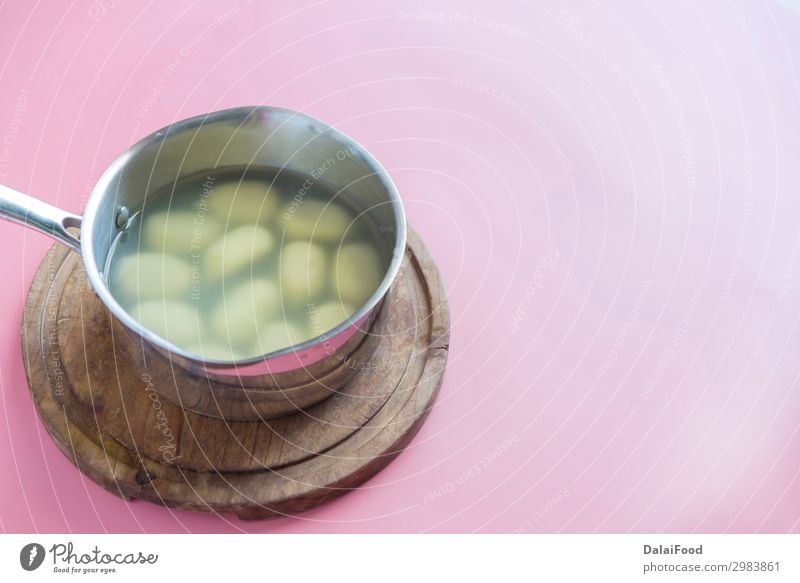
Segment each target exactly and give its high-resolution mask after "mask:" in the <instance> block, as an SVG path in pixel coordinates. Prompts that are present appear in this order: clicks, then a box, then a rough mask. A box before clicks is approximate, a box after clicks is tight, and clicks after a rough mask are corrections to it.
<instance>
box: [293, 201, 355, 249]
mask: <svg viewBox="0 0 800 583" xmlns="http://www.w3.org/2000/svg"><path fill="white" fill-rule="evenodd" d="M352 220H353V219H352V217H351V216H350V214H348V213H347V211H345V210H344V209H343V208H342V207H341V206H340V205H338V204H336V203H334V202H327V201H322V200H317V199H313V198H308V197H306V198H305V199H303V200H302V202H300V203H298V202H297V201H293V202H291V203H289V204H287V205H285V206H284V208H283V211H282V212H281V216H280V224H281V227H282V228H283V230H284V231H285V232H286V236H287V237H289V238H290V239H305V240H306V241H313V242H315V243H334V242H338V241H340V240H341V239H342V237H344V235H345V233H346V232H347V228H348V227H349V226H350V223H351V222H352Z"/></svg>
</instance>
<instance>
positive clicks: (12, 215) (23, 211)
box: [0, 184, 81, 253]
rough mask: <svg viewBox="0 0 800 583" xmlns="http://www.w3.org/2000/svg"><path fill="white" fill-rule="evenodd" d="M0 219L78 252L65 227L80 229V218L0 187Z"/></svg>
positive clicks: (77, 247)
mask: <svg viewBox="0 0 800 583" xmlns="http://www.w3.org/2000/svg"><path fill="white" fill-rule="evenodd" d="M0 218H3V219H6V220H8V221H11V222H12V223H18V224H20V225H23V226H26V227H31V228H32V229H36V230H37V231H40V232H42V233H44V234H45V235H50V236H51V237H52V238H53V239H55V240H56V241H58V242H59V243H63V244H64V245H66V246H67V247H69V248H70V249H72V250H73V251H76V252H78V253H80V252H81V242H80V240H79V239H78V238H77V237H76V236H75V235H73V234H72V233H70V232H69V231H68V230H67V228H68V227H80V226H81V217H80V216H78V215H73V214H72V213H68V212H67V211H64V210H61V209H60V208H58V207H54V206H53V205H51V204H47V203H46V202H44V201H41V200H39V199H37V198H33V197H32V196H28V195H27V194H22V193H21V192H18V191H16V190H14V189H13V188H9V187H7V186H3V185H2V184H0Z"/></svg>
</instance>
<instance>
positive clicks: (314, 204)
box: [107, 172, 388, 363]
mask: <svg viewBox="0 0 800 583" xmlns="http://www.w3.org/2000/svg"><path fill="white" fill-rule="evenodd" d="M306 183H307V179H306V178H304V177H299V176H295V175H293V174H289V173H287V172H280V173H275V174H269V175H266V174H265V175H264V176H258V177H254V176H253V175H252V172H251V173H249V174H248V175H246V176H244V177H243V176H241V175H236V174H235V173H232V172H229V173H228V174H224V173H223V174H220V175H219V176H214V175H208V174H206V175H204V176H202V177H198V178H192V179H187V180H185V181H179V182H178V183H177V184H176V185H174V189H173V185H172V184H170V185H168V186H167V187H165V190H164V191H163V192H156V193H154V194H153V195H152V197H149V200H150V201H154V202H148V205H147V206H146V207H145V208H143V209H142V210H141V211H140V212H139V213H137V214H135V215H134V219H132V220H131V222H130V224H129V226H128V228H127V229H126V230H125V231H123V232H122V233H121V234H120V235H119V237H118V239H117V240H116V241H115V243H114V247H113V250H112V258H111V261H110V262H109V270H108V273H107V275H108V280H109V287H110V289H111V293H112V295H113V296H114V298H115V299H116V300H117V301H118V302H119V303H120V304H121V305H122V307H123V308H124V309H125V310H126V311H127V312H128V313H129V314H130V315H131V316H132V317H133V318H134V319H135V320H136V321H137V322H139V323H140V324H141V325H142V326H143V327H144V328H145V329H147V330H149V331H150V332H152V333H153V334H155V335H157V336H158V337H160V338H162V339H164V340H167V341H168V342H170V343H171V344H173V345H175V346H177V347H179V348H181V349H183V350H184V351H186V352H188V353H190V354H192V355H194V356H195V357H196V358H197V359H198V360H202V361H205V362H211V363H228V362H241V361H243V360H255V359H258V358H259V357H262V356H265V355H268V354H270V353H272V352H276V351H279V350H281V349H286V348H289V347H292V346H296V345H299V344H302V343H304V342H306V341H308V340H312V339H314V338H316V337H318V336H322V335H324V334H325V333H327V332H329V331H330V330H332V329H334V328H336V327H337V326H339V325H340V324H342V323H344V322H347V321H348V320H349V319H350V318H351V317H352V316H353V315H354V314H355V313H356V312H357V310H358V308H359V307H360V306H362V305H363V304H364V302H365V301H366V300H367V299H369V297H370V296H371V295H372V294H373V293H374V292H375V290H376V289H377V288H378V286H379V285H380V282H381V280H382V279H383V277H384V274H385V272H386V267H387V265H388V262H387V261H386V254H383V253H382V252H381V251H382V250H378V249H377V248H375V247H374V243H373V242H374V241H375V237H373V235H372V233H373V232H372V230H371V229H372V227H371V225H370V224H368V223H367V222H365V221H364V220H362V219H363V216H362V215H356V214H355V213H351V212H350V210H349V207H348V206H346V205H345V204H340V202H338V201H339V200H340V199H337V195H336V193H334V192H332V191H328V190H325V188H324V187H323V186H322V185H321V184H316V185H314V188H312V189H307V188H306V186H305V185H306ZM301 187H302V188H303V189H305V190H306V191H307V192H305V194H304V196H303V197H302V198H301V199H298V196H297V193H298V191H299V190H300V189H301ZM198 193H199V195H198ZM198 196H199V197H198ZM339 196H341V195H339ZM329 201H336V202H329Z"/></svg>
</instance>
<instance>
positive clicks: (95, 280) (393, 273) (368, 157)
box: [81, 105, 407, 368]
mask: <svg viewBox="0 0 800 583" xmlns="http://www.w3.org/2000/svg"><path fill="white" fill-rule="evenodd" d="M258 113H284V114H289V116H290V117H289V118H288V119H287V120H285V121H283V122H281V126H283V125H284V124H286V123H287V122H288V121H289V120H291V119H294V118H300V119H302V120H305V121H308V122H311V123H314V124H319V125H320V126H322V127H323V128H324V130H325V132H326V133H330V134H331V135H333V136H334V137H336V138H339V139H340V140H341V141H343V142H345V143H347V144H348V145H351V146H354V147H355V148H356V149H357V150H358V152H359V155H360V156H361V157H362V158H363V159H364V160H365V161H366V163H367V165H368V166H369V167H370V168H371V169H372V170H373V173H374V175H375V176H376V177H377V178H378V179H379V180H380V182H381V183H382V185H383V187H384V188H385V189H386V191H387V193H388V195H389V200H388V202H389V203H390V204H391V205H392V209H393V215H394V219H395V229H396V238H395V244H394V248H393V250H392V258H391V261H390V263H389V266H388V268H387V269H386V271H385V273H384V275H383V278H382V279H381V283H380V285H379V286H378V288H377V289H376V290H375V292H374V293H373V294H372V295H371V296H370V298H369V299H368V300H367V301H366V302H365V303H363V304H362V305H361V306H360V307H359V308H358V309H357V310H356V311H355V312H354V313H353V314H352V315H351V316H350V317H349V318H348V319H347V320H345V321H344V322H342V323H341V324H339V325H338V326H337V327H335V328H333V329H332V330H328V331H326V332H324V333H322V334H319V335H317V336H315V337H314V338H311V339H309V340H306V341H304V342H301V343H299V344H295V345H292V346H289V347H286V348H281V349H280V350H274V351H272V352H268V353H265V354H263V355H261V356H256V357H251V358H247V359H239V360H218V359H212V358H203V357H201V356H200V355H197V354H193V353H191V352H188V351H186V350H184V349H182V348H180V347H178V346H176V345H175V344H173V343H171V342H169V341H167V340H165V339H163V338H161V337H160V336H157V335H156V334H154V333H153V332H151V331H150V330H149V329H147V328H145V327H144V326H143V325H142V324H140V323H139V322H137V321H136V320H135V319H134V318H133V317H132V316H130V315H129V314H128V313H127V312H126V311H125V310H124V309H123V308H122V306H121V305H120V304H119V303H118V302H117V301H116V299H114V296H113V295H112V294H111V291H110V289H109V287H108V285H107V284H106V281H105V277H104V275H103V272H104V271H105V265H103V266H102V268H101V266H98V265H97V262H96V261H95V244H94V243H95V242H94V237H93V236H92V234H93V233H94V232H95V227H96V224H97V222H98V220H99V219H98V211H99V209H100V203H101V200H102V199H103V196H102V195H101V194H100V193H109V192H111V191H112V190H113V187H112V184H111V182H112V180H114V178H115V177H116V176H118V175H119V173H120V170H121V169H122V168H123V167H124V166H125V165H126V164H127V163H128V162H129V161H130V160H131V159H132V158H133V157H134V156H135V155H137V154H138V153H140V152H142V151H143V150H144V149H146V148H147V147H149V146H151V145H153V144H155V143H156V142H157V141H159V140H160V139H161V138H162V137H163V136H164V135H165V134H166V133H168V132H169V133H173V132H176V133H177V132H183V131H186V130H188V129H192V128H197V127H201V126H202V125H204V124H206V123H212V122H215V121H219V120H220V119H224V118H235V119H241V123H240V126H239V127H240V128H241V126H242V125H243V124H244V123H245V122H246V121H247V120H248V119H249V118H250V116H252V115H254V114H258ZM281 126H279V127H281ZM106 196H108V194H106ZM406 236H407V229H406V216H405V209H404V208H403V203H402V201H401V199H400V194H399V193H398V191H397V187H396V186H395V184H394V182H393V181H392V179H391V177H390V176H389V173H388V172H387V171H386V169H385V168H384V167H383V165H382V164H381V163H380V162H378V160H377V159H376V158H375V157H374V156H373V155H372V154H371V153H370V152H369V151H368V150H367V149H366V148H365V147H364V146H362V145H361V144H360V143H359V142H358V141H357V140H355V139H353V138H352V137H350V136H348V135H347V134H345V133H344V132H342V131H341V130H338V129H336V128H334V127H333V126H331V125H329V124H327V123H325V122H323V121H321V120H319V119H316V118H314V117H312V116H310V115H308V114H305V113H302V112H299V111H295V110H292V109H288V108H283V107H272V106H263V105H260V106H242V107H235V108H230V109H223V110H219V111H214V112H211V113H206V114H200V115H196V116H193V117H189V118H186V119H183V120H180V121H177V122H175V123H172V124H170V125H168V126H165V127H163V128H161V129H159V130H157V131H155V132H153V133H151V134H149V135H147V136H146V137H144V138H143V139H141V140H139V141H138V142H136V143H135V144H133V145H132V146H130V147H129V148H128V149H127V150H125V151H124V152H123V153H122V154H120V155H119V156H118V157H117V158H116V159H115V160H114V161H113V162H112V163H111V164H110V165H109V166H108V168H107V169H106V170H105V172H103V174H102V175H101V176H100V178H99V179H98V181H97V183H96V184H95V186H94V187H93V188H92V192H91V194H90V196H89V200H88V202H87V205H86V209H85V212H84V214H83V220H82V224H81V256H82V258H83V264H84V267H85V268H86V274H87V277H88V279H89V283H90V285H91V287H92V289H93V290H94V291H95V293H96V294H97V295H98V296H99V297H100V299H101V300H102V302H103V303H104V304H105V305H106V306H107V307H108V308H109V309H110V310H111V312H112V314H114V316H115V317H116V318H117V319H119V320H120V321H121V322H122V323H123V324H124V325H125V326H126V327H127V328H129V329H131V330H132V331H134V332H135V333H137V334H139V335H140V336H142V338H144V339H145V340H146V341H147V342H149V343H151V344H153V345H155V346H157V347H160V348H162V349H164V350H166V351H168V352H169V353H171V354H174V355H178V356H181V357H183V358H186V359H188V360H190V361H192V362H196V363H197V364H199V365H202V366H206V367H220V368H227V367H237V368H238V367H244V366H248V365H253V364H258V363H263V362H265V361H269V360H272V359H274V358H278V357H281V356H285V355H289V354H293V353H298V352H302V351H303V350H305V349H308V348H311V347H315V346H318V345H320V344H322V343H324V342H325V341H327V340H328V339H330V338H335V337H337V336H338V335H339V334H342V333H344V332H345V331H347V330H349V329H351V328H355V327H357V326H359V323H360V322H361V321H362V320H364V319H365V317H366V316H367V315H368V314H369V313H370V312H371V311H372V310H373V309H374V308H375V307H376V306H377V305H378V304H379V302H380V301H381V299H383V297H384V296H385V295H386V293H387V292H388V291H389V288H390V287H391V285H392V283H393V282H394V280H395V278H396V277H397V273H398V271H399V270H400V266H401V264H402V262H403V258H404V255H405V248H406ZM108 260H109V257H108V256H106V258H105V261H106V262H108Z"/></svg>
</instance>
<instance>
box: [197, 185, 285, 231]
mask: <svg viewBox="0 0 800 583" xmlns="http://www.w3.org/2000/svg"><path fill="white" fill-rule="evenodd" d="M280 203H281V197H280V196H279V195H278V193H277V192H276V191H275V189H273V188H271V187H270V185H269V184H268V183H266V182H264V181H261V180H248V179H245V180H242V181H241V182H239V181H238V180H231V181H230V182H224V183H221V184H219V185H217V186H214V188H213V194H212V195H211V196H209V197H208V200H207V201H206V205H207V207H208V214H209V216H211V217H213V218H214V219H215V220H218V221H221V222H222V224H239V223H247V224H252V223H254V222H256V221H258V222H259V223H266V222H269V221H271V220H272V219H273V218H274V217H275V215H276V214H277V213H278V209H279V207H280Z"/></svg>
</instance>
